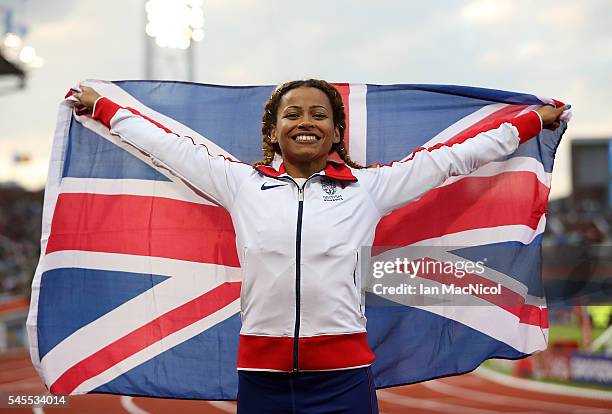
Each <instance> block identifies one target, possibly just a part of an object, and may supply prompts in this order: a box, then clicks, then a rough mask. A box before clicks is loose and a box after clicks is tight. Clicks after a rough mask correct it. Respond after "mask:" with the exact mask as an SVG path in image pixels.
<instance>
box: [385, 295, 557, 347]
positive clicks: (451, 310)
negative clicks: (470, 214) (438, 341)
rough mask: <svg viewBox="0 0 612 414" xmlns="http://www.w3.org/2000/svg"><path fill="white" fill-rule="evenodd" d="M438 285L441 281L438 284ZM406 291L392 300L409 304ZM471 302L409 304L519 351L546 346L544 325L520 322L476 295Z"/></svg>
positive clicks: (546, 335) (514, 316)
mask: <svg viewBox="0 0 612 414" xmlns="http://www.w3.org/2000/svg"><path fill="white" fill-rule="evenodd" d="M440 286H441V284H440ZM408 296H409V295H398V296H397V298H396V300H393V301H394V302H396V303H401V304H403V305H407V306H411V305H410V304H409V299H407V297H408ZM478 301H480V303H479V304H477V305H476V304H475V305H471V306H452V305H444V306H412V307H414V308H417V309H421V310H424V311H427V312H431V313H435V314H436V315H440V316H443V317H445V318H448V319H451V320H454V321H456V322H460V323H462V324H463V325H466V326H468V327H470V328H473V329H475V330H477V331H479V332H482V333H484V334H485V335H488V336H490V337H492V338H494V339H496V340H498V341H500V342H502V343H505V344H508V345H509V346H511V347H513V348H514V349H516V350H517V351H519V352H523V353H526V354H529V353H533V352H536V351H539V350H542V349H545V348H546V340H547V337H548V329H547V328H541V327H539V326H535V325H529V324H525V323H520V322H519V319H518V317H517V316H516V315H514V314H512V313H510V312H508V311H506V310H504V309H502V308H499V307H497V306H491V304H490V303H488V302H487V301H485V300H484V299H480V298H478V297H476V298H475V302H478Z"/></svg>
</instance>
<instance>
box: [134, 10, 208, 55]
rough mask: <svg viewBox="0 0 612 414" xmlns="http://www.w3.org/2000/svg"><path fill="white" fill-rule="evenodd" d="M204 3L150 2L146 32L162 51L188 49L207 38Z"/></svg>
mask: <svg viewBox="0 0 612 414" xmlns="http://www.w3.org/2000/svg"><path fill="white" fill-rule="evenodd" d="M202 3H203V2H202V1H200V0H149V1H147V3H146V4H145V11H146V12H147V25H146V27H145V32H146V34H147V35H148V36H150V37H153V38H155V43H156V44H157V45H158V46H159V47H168V48H173V49H187V48H188V47H189V46H190V45H191V41H192V40H193V41H194V42H199V41H201V40H202V39H203V38H204V31H203V30H202V28H203V27H204V12H203V11H202Z"/></svg>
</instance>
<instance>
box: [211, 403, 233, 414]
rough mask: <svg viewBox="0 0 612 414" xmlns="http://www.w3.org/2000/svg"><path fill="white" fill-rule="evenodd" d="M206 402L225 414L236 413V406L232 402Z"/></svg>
mask: <svg viewBox="0 0 612 414" xmlns="http://www.w3.org/2000/svg"><path fill="white" fill-rule="evenodd" d="M206 402H207V403H208V404H210V405H212V406H213V407H215V408H217V409H219V410H221V411H223V412H225V413H232V414H235V413H236V405H235V404H232V403H231V402H228V401H206Z"/></svg>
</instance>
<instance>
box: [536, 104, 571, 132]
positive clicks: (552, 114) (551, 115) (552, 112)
mask: <svg viewBox="0 0 612 414" xmlns="http://www.w3.org/2000/svg"><path fill="white" fill-rule="evenodd" d="M568 109H570V105H563V106H561V107H559V108H555V107H554V106H552V105H544V106H543V107H541V108H538V109H536V112H537V113H538V114H539V115H540V117H541V118H542V124H543V126H544V128H553V129H554V128H557V127H558V126H559V117H560V116H561V114H562V113H563V111H566V110H568Z"/></svg>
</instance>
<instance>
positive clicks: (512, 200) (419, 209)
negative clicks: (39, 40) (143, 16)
mask: <svg viewBox="0 0 612 414" xmlns="http://www.w3.org/2000/svg"><path fill="white" fill-rule="evenodd" d="M86 84H88V85H90V86H92V87H94V88H95V89H96V90H97V91H98V92H99V93H101V94H102V95H104V96H107V97H109V98H110V99H111V100H113V101H115V102H117V103H119V104H121V105H122V106H129V107H132V108H135V109H136V110H138V111H139V112H140V113H142V114H143V115H145V116H147V117H149V118H151V119H152V120H154V121H155V122H158V123H160V124H162V125H164V127H166V128H168V129H170V130H171V131H174V132H176V133H177V134H181V135H188V136H190V137H192V138H193V140H194V141H195V142H196V143H204V144H206V145H207V147H208V148H209V151H210V152H211V153H215V154H223V155H225V156H228V157H231V158H232V159H236V160H240V161H243V162H255V161H257V160H258V159H260V158H261V132H260V125H261V123H260V122H261V111H262V108H263V106H264V103H265V101H266V99H267V98H268V97H269V96H270V94H271V93H272V91H273V87H272V86H248V87H227V86H215V85H201V84H193V83H181V82H159V81H155V82H154V81H119V82H112V83H111V82H101V81H91V82H89V83H86ZM336 87H337V88H338V90H339V91H340V93H341V95H342V97H343V100H344V104H345V109H346V113H347V120H348V122H347V129H346V134H345V135H346V137H345V140H346V143H347V146H348V148H349V152H350V155H351V157H352V159H353V160H355V161H357V162H359V163H361V164H371V163H374V162H381V163H388V162H391V161H392V160H396V159H398V158H399V159H401V158H402V157H408V156H409V154H410V153H411V152H412V151H413V150H415V149H417V148H419V147H422V146H427V147H429V146H432V145H435V144H437V143H452V142H453V141H455V140H461V139H462V137H465V136H466V135H475V134H476V133H478V132H480V131H481V130H483V129H485V128H487V125H490V124H491V123H494V122H496V121H499V120H502V119H508V118H512V117H514V116H517V115H519V114H522V113H524V112H525V111H528V110H531V109H534V108H537V107H539V106H541V105H542V104H543V103H553V101H551V100H547V99H542V98H538V97H536V96H533V95H527V94H519V93H512V92H504V91H498V90H488V89H480V88H468V87H460V86H437V85H388V86H380V85H363V84H346V83H343V84H336ZM556 103H557V104H559V102H556ZM72 105H73V102H72V101H71V98H70V97H67V98H66V99H65V100H64V101H63V102H62V103H61V104H60V108H59V114H58V122H57V130H56V133H55V138H54V142H53V151H52V158H51V163H50V167H49V176H48V181H47V186H46V192H45V205H44V213H43V232H42V240H41V252H42V253H41V258H40V262H39V265H38V268H37V270H36V274H35V276H34V281H33V284H32V300H31V308H30V314H29V317H28V333H29V338H30V349H31V356H32V360H33V362H34V365H35V366H36V368H37V370H38V372H39V374H40V375H41V377H42V378H43V380H44V382H45V384H46V385H47V386H48V387H49V388H50V390H51V392H53V393H61V394H82V393H91V392H94V393H117V394H129V395H146V396H161V397H174V398H193V399H208V400H225V399H235V397H236V392H237V375H236V356H237V347H238V332H239V330H240V319H239V316H238V312H239V309H240V306H239V296H240V280H241V276H240V265H239V262H238V256H237V253H236V247H235V241H234V237H235V235H234V230H233V226H232V222H231V219H230V217H229V214H228V213H227V212H226V211H225V210H223V209H222V208H221V207H219V206H218V205H216V204H215V203H214V201H211V199H210V198H209V197H207V195H206V194H203V193H201V192H200V191H199V190H197V189H194V188H192V187H191V186H189V184H188V183H185V182H183V181H181V179H179V178H177V176H175V175H174V174H173V172H172V171H169V170H167V169H166V168H165V167H164V166H163V164H161V163H159V162H157V161H156V160H155V159H151V158H149V157H148V156H146V155H145V154H141V153H140V152H139V151H138V150H137V149H136V148H134V147H131V146H129V144H126V143H122V142H120V141H119V140H118V139H117V138H116V137H114V136H113V135H111V134H110V133H109V131H108V129H106V127H104V126H103V125H101V124H100V123H98V122H96V121H94V120H92V119H91V118H90V117H88V116H85V115H82V116H78V115H76V114H74V112H73V106H72ZM568 115H569V114H568ZM567 119H568V117H566V118H564V122H562V123H561V126H560V127H559V128H557V129H556V130H554V131H551V130H544V131H542V133H541V134H540V135H539V136H538V137H537V138H534V139H532V140H530V141H528V142H526V143H524V144H522V145H521V146H520V147H519V149H518V151H516V152H515V153H514V154H512V155H511V156H509V157H506V158H505V159H500V160H497V161H495V162H492V163H490V164H488V165H486V166H484V167H482V168H480V169H478V170H477V171H475V172H474V173H472V174H471V175H469V176H465V177H452V178H450V179H449V180H447V181H446V182H445V183H444V184H443V185H441V186H440V187H438V188H436V189H434V190H432V191H430V192H429V193H427V194H426V195H425V196H424V197H422V198H421V199H420V200H418V201H416V202H414V203H412V204H410V205H408V206H405V207H403V208H400V209H399V210H396V211H394V212H393V213H391V214H389V215H387V216H385V217H384V218H383V219H382V220H381V222H380V223H379V225H378V227H377V230H376V237H375V241H374V246H373V247H372V249H371V252H372V258H373V259H376V258H377V257H379V258H384V257H388V255H393V254H395V255H400V254H402V252H403V250H402V249H406V248H409V247H413V246H462V248H461V249H457V248H455V249H448V250H447V251H446V252H445V253H444V254H446V255H449V257H450V256H452V257H463V258H472V257H480V256H482V255H486V256H487V257H488V259H489V260H488V262H487V265H486V269H487V272H486V275H485V276H483V277H481V278H480V279H479V281H485V282H491V283H492V282H495V283H500V284H501V286H502V288H503V289H504V292H505V297H506V298H508V297H510V298H511V299H512V300H511V303H510V304H509V303H496V301H495V300H494V299H491V298H490V297H485V296H480V297H479V296H478V295H476V296H475V297H474V300H476V301H477V302H482V303H485V304H488V305H491V306H458V305H455V304H453V303H450V304H448V303H447V304H444V305H435V306H434V305H418V304H410V303H402V302H401V301H399V302H397V303H395V304H394V305H397V306H389V304H388V303H384V302H388V301H387V300H386V299H385V300H382V299H381V298H379V297H377V296H376V295H375V294H373V293H372V292H366V316H367V318H368V338H369V343H370V346H371V347H372V349H373V350H374V352H375V353H376V356H377V359H376V361H375V363H374V365H373V371H374V374H375V380H376V385H377V387H379V388H382V387H389V386H393V385H399V384H406V383H412V382H418V381H423V380H427V379H431V378H435V377H440V376H445V375H453V374H458V373H463V372H468V371H471V370H473V369H475V368H476V367H477V366H478V365H480V364H481V363H482V362H483V361H484V360H486V359H488V358H493V357H500V358H521V357H524V356H526V355H529V354H531V353H533V352H536V351H538V350H542V349H544V348H545V347H546V342H547V336H548V324H547V314H546V303H545V299H544V293H543V291H542V284H541V276H540V241H541V237H542V233H543V232H544V228H545V221H546V214H545V213H546V204H547V200H548V195H549V191H550V182H551V172H552V167H553V161H554V154H555V151H556V148H557V146H558V144H559V141H560V139H561V135H562V133H563V132H564V131H565V129H566V126H567V124H566V122H565V121H567ZM205 137H207V138H205ZM500 248H502V249H503V250H500ZM500 251H503V254H502V253H500ZM435 260H442V258H440V257H437V258H435ZM470 277H472V281H474V280H476V279H474V277H473V276H470ZM430 282H434V283H443V282H441V281H440V280H436V279H435V276H431V277H430Z"/></svg>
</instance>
